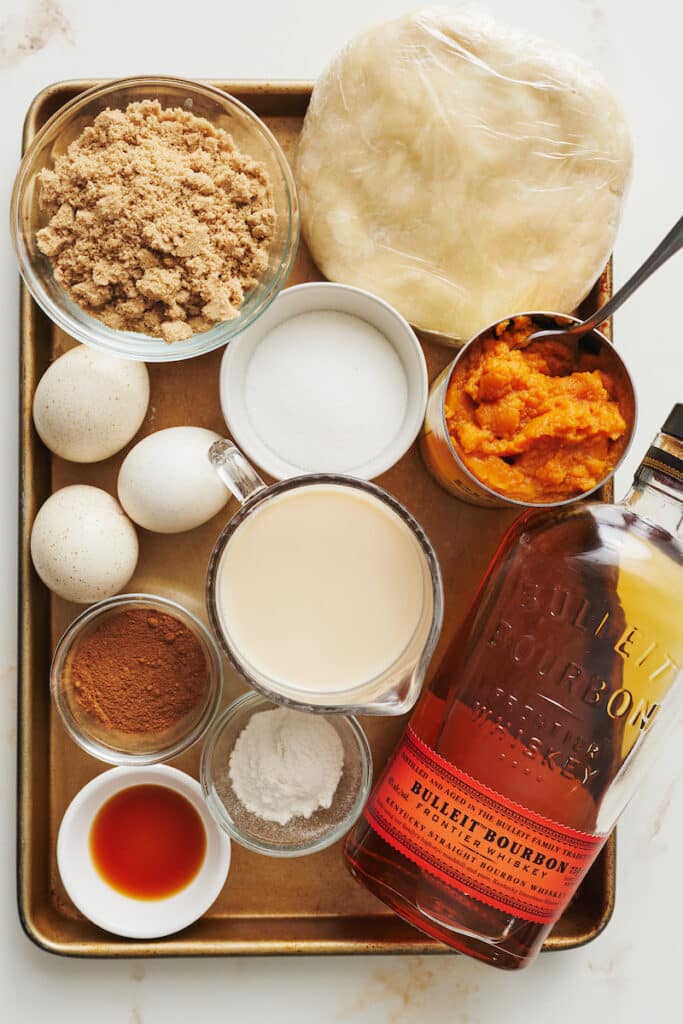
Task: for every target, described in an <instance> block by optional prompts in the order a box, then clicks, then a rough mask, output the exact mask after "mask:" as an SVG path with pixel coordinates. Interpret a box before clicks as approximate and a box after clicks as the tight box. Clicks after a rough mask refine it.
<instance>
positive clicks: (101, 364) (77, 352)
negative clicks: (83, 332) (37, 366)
mask: <svg viewBox="0 0 683 1024" xmlns="http://www.w3.org/2000/svg"><path fill="white" fill-rule="evenodd" d="M148 404H149V374H148V373H147V367H146V366H145V364H144V363H134V362H131V361H130V360H126V359H117V358H115V357H114V356H110V355H108V354H107V353H106V352H98V351H97V350H96V349H92V348H88V346H87V345H78V346H77V347H76V348H72V349H70V350H69V351H68V352H65V354H64V355H63V356H60V357H59V359H56V360H55V362H54V363H52V365H51V366H50V367H48V369H47V370H46V372H45V373H44V374H43V376H42V377H41V379H40V382H39V383H38V387H37V388H36V393H35V397H34V399H33V422H34V423H35V425H36V430H37V431H38V434H39V435H40V438H41V440H42V441H43V443H44V444H46V445H47V447H48V448H49V449H50V451H52V452H54V453H55V454H56V455H59V456H61V458H63V459H68V460H69V461H70V462H99V461H100V460H101V459H108V458H109V456H110V455H114V454H115V453H116V452H118V451H120V450H121V449H122V448H123V447H124V445H127V444H128V442H129V441H130V440H131V439H132V438H133V437H134V436H135V434H136V433H137V432H138V430H139V429H140V425H141V424H142V421H143V420H144V418H145V413H146V412H147V405H148Z"/></svg>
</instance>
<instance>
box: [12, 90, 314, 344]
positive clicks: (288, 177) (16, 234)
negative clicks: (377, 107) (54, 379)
mask: <svg viewBox="0 0 683 1024" xmlns="http://www.w3.org/2000/svg"><path fill="white" fill-rule="evenodd" d="M163 86H169V87H175V88H178V89H183V90H184V91H185V92H187V93H190V94H192V93H194V94H196V95H203V96H205V97H208V98H209V99H213V100H215V101H217V102H219V103H221V104H222V105H223V106H224V107H228V108H230V107H232V108H233V109H235V110H237V111H239V113H240V114H241V115H242V116H243V117H245V118H246V120H247V121H249V122H250V124H251V126H252V128H254V129H255V130H256V131H258V132H259V134H260V135H261V137H262V139H263V140H264V141H265V142H266V143H267V145H268V147H269V149H270V151H271V153H272V155H273V158H274V161H275V163H276V164H277V166H278V169H279V171H280V174H281V176H282V182H283V186H284V191H285V195H286V200H287V202H286V206H287V231H286V236H285V239H284V243H283V254H282V257H281V259H280V261H279V265H278V267H277V269H276V271H275V273H274V275H273V278H272V280H271V281H270V282H269V284H268V286H267V287H266V289H265V291H264V294H263V295H262V296H261V297H260V299H259V300H258V302H256V303H255V304H254V305H253V307H252V308H251V309H249V311H248V313H247V315H246V316H244V317H243V316H242V315H241V314H240V315H238V316H237V317H236V318H235V319H233V320H224V321H222V322H221V323H218V324H215V325H214V326H213V327H212V328H210V329H209V330H208V331H203V332H201V333H200V334H194V335H193V336H192V337H191V338H188V339H187V340H186V341H182V342H175V343H172V344H169V343H167V342H165V341H163V340H162V339H159V338H153V337H151V336H149V335H145V334H141V333H138V332H133V331H122V330H115V329H114V328H111V327H107V325H106V324H103V323H101V322H100V321H99V320H97V318H96V317H92V316H90V315H89V314H87V313H86V312H85V311H84V310H80V309H79V307H77V306H76V304H75V303H74V302H73V301H72V300H71V299H69V297H68V295H67V294H66V292H64V291H63V289H61V291H62V292H63V299H62V301H61V302H56V301H54V300H53V299H52V298H51V297H50V295H49V294H48V293H47V291H46V290H45V288H44V287H43V284H42V281H41V280H40V277H39V275H38V274H36V272H35V270H34V266H33V260H32V259H31V257H30V254H29V251H28V248H27V246H26V242H25V239H24V234H23V230H22V226H21V212H20V211H21V207H22V203H23V198H24V194H25V191H26V188H27V187H28V185H29V184H30V181H31V180H32V178H31V172H30V165H31V161H32V159H33V157H34V156H35V154H36V153H37V152H38V151H39V149H40V148H41V146H42V145H43V144H44V142H45V140H46V138H47V137H48V135H49V134H50V133H51V132H55V133H56V134H57V133H58V132H59V131H60V130H61V129H62V128H63V126H64V125H65V124H66V123H68V121H69V120H70V118H71V117H72V116H73V115H74V114H75V113H77V112H78V110H79V109H80V108H82V107H83V106H84V105H86V104H87V103H89V102H90V101H91V100H93V99H96V98H99V97H106V96H107V95H108V94H111V93H115V92H117V91H120V90H123V89H126V88H133V87H143V88H144V87H149V88H150V89H152V88H154V87H157V88H158V87H163ZM9 215H10V235H11V238H12V246H13V249H14V254H15V257H16V260H17V264H18V267H19V273H20V274H21V277H22V279H23V281H24V283H25V285H26V287H27V288H28V290H29V292H30V293H31V296H32V297H33V299H34V301H35V302H36V303H37V304H38V306H39V307H40V308H41V310H42V311H43V312H44V313H45V314H46V316H47V317H49V319H50V320H51V321H52V322H53V323H54V324H56V325H57V326H58V327H59V328H60V329H61V330H63V331H64V332H65V333H67V334H68V335H69V336H70V337H72V338H74V339H75V340H76V341H79V342H81V343H82V344H85V345H89V346H90V347H91V348H95V349H99V350H100V351H104V352H109V353H110V354H112V355H115V356H118V357H120V358H124V359H131V360H134V361H138V362H147V363H153V362H176V361H179V360H182V359H191V358H193V357H195V356H199V355H204V354H205V353H207V352H212V351H214V350H215V349H217V348H221V347H223V346H224V345H226V344H227V343H228V342H229V341H230V340H231V339H232V338H233V337H235V336H236V335H238V334H240V333H241V332H242V331H243V330H244V329H245V328H247V327H248V326H250V325H251V324H252V323H254V321H255V320H257V319H258V317H259V316H260V315H261V313H263V312H265V310H266V309H267V308H268V306H269V305H270V304H271V302H272V301H273V300H274V299H275V298H276V296H277V295H278V294H279V293H280V291H281V290H282V287H283V285H284V283H285V282H286V280H287V277H288V275H289V273H290V271H291V269H292V266H293V264H294V259H295V257H296V253H297V248H298V243H299V236H300V231H301V215H300V204H299V196H298V189H297V185H296V179H295V177H294V172H293V171H292V168H291V165H290V163H289V160H288V159H287V157H286V155H285V153H284V150H283V149H282V146H281V145H280V143H279V142H278V140H277V139H276V138H275V136H274V134H273V133H272V132H271V130H270V128H268V126H267V125H266V124H265V122H264V121H263V120H262V119H261V118H260V117H259V116H258V115H257V114H255V113H254V111H253V110H251V109H250V108H249V107H248V106H247V105H246V104H245V103H242V101H241V100H238V99H236V98H235V97H234V96H232V95H230V93H227V92H223V90H221V89H219V88H218V87H217V86H215V85H212V84H210V83H207V82H203V81H201V82H196V81H193V80H191V79H187V78H178V77H174V76H171V75H138V76H129V77H126V78H113V79H107V80H106V81H103V82H100V83H98V84H97V85H94V86H91V87H90V88H89V89H85V90H84V91H83V92H80V93H77V95H76V96H74V97H72V99H70V100H69V101H68V102H67V103H65V104H64V106H62V107H60V108H59V109H58V110H57V111H55V113H54V114H53V115H52V116H51V117H50V118H49V119H48V120H47V121H46V122H45V124H44V125H43V126H42V128H41V129H40V130H39V131H38V132H37V134H36V135H35V136H34V138H33V139H32V140H31V142H30V143H29V145H28V146H27V148H26V150H25V152H24V153H23V154H22V158H21V163H20V165H19V169H18V171H17V174H16V177H15V180H14V185H13V188H12V195H11V199H10V211H9ZM248 301H249V298H248V297H247V300H246V302H247V303H248ZM69 305H73V307H74V309H75V310H77V311H78V312H79V313H80V315H82V316H83V317H84V321H83V322H82V321H80V320H79V319H77V317H76V316H74V315H73V314H72V313H71V312H70V311H69Z"/></svg>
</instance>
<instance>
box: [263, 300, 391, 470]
mask: <svg viewBox="0 0 683 1024" xmlns="http://www.w3.org/2000/svg"><path fill="white" fill-rule="evenodd" d="M245 399H246V407H247V412H248V415H249V419H250V420H251V424H252V427H253V428H254V430H255V431H256V433H257V434H258V435H259V437H260V438H261V440H262V441H263V443H264V444H265V445H267V446H268V448H270V450H271V451H272V452H274V453H275V454H276V455H278V456H279V457H280V458H281V459H284V460H285V461H287V462H289V463H290V464H292V465H293V466H298V467H300V468H301V469H302V470H307V471H309V472H316V471H317V472H331V473H347V472H350V471H352V470H354V469H355V468H356V467H357V466H362V465H364V464H365V463H366V462H368V461H370V460H371V459H374V458H375V457H377V456H378V455H380V454H381V453H382V452H383V451H384V449H385V448H386V447H387V446H388V445H389V444H390V443H391V442H392V441H393V439H394V438H395V437H396V435H397V434H398V432H399V430H400V429H401V426H402V424H403V421H404V419H405V415H406V408H407V404H408V381H407V378H406V372H405V369H404V367H403V363H402V362H401V360H400V358H399V356H398V354H397V352H396V350H395V348H394V347H393V345H392V344H391V343H390V342H389V341H388V340H387V339H386V338H385V337H384V335H383V334H381V333H380V331H378V330H377V328H375V327H373V326H372V325H371V324H368V323H366V322H365V320H361V318H360V317H357V316H351V315H350V314H348V313H338V312H336V311H333V310H317V311H313V312H310V313H302V314H300V315H299V316H293V317H292V318H291V319H290V320H286V321H285V322H284V323H282V324H278V326H277V327H274V328H273V330H272V331H270V332H269V333H268V334H266V336H265V337H264V338H263V340H262V341H261V342H260V343H259V345H258V346H257V348H256V350H255V352H254V354H253V356H252V358H251V361H250V363H249V366H248V368H247V374H246V394H245Z"/></svg>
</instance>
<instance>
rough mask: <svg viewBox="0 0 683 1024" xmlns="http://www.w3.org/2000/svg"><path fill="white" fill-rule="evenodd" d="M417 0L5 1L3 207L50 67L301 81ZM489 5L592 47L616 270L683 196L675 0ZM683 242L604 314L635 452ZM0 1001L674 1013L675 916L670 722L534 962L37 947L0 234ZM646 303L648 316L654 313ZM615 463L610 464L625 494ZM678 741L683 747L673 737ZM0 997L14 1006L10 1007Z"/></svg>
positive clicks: (457, 1012) (24, 1017)
mask: <svg viewBox="0 0 683 1024" xmlns="http://www.w3.org/2000/svg"><path fill="white" fill-rule="evenodd" d="M418 2H419V0H413V2H412V3H411V2H408V3H400V2H396V0H393V2H392V0H344V2H342V3H338V4H329V3H325V2H324V0H323V2H320V0H317V2H316V0H289V2H288V3H284V2H274V0H249V2H244V3H241V4H235V3H231V2H218V0H192V3H187V4H186V3H179V2H177V0H166V2H164V3H161V2H154V0H111V2H109V3H98V2H94V0H2V2H1V3H0V95H1V96H2V107H1V110H2V113H1V115H0V116H1V117H2V128H3V145H2V146H1V147H0V189H1V191H2V208H3V210H4V211H5V212H4V213H3V216H4V217H5V221H4V223H5V224H6V223H7V221H6V210H7V205H8V201H9V193H10V188H11V182H12V179H13V177H14V173H15V170H16V166H17V161H18V153H19V138H20V131H21V124H22V120H23V117H24V112H25V110H26V108H27V106H28V104H29V102H30V100H31V99H32V97H33V96H34V94H35V93H36V92H37V91H38V90H39V89H40V88H42V87H43V86H45V85H47V84H48V83H50V82H53V81H56V80H58V79H65V78H78V77H97V76H112V77H114V76H120V75H124V74H136V73H150V72H160V73H168V74H178V75H184V76H187V77H193V76H194V77H217V78H220V77H225V78H231V77H232V78H240V77H245V78H249V77H252V78H259V77H262V78H313V77H314V76H315V75H316V74H317V73H318V72H319V71H320V69H321V68H322V67H323V65H324V63H325V62H326V61H327V59H328V58H329V57H330V56H331V55H332V53H333V52H334V51H335V49H336V48H337V47H338V46H339V45H340V44H341V43H342V42H343V41H344V40H346V39H347V38H348V37H350V36H351V35H353V33H354V32H356V31H357V30H359V29H361V28H362V27H363V26H365V25H367V24H370V23H371V22H373V21H377V20H381V19H382V18H385V17H388V16H391V15H392V14H396V13H399V12H401V11H404V10H410V9H412V8H414V7H416V6H418ZM488 7H489V9H491V10H493V11H494V12H495V13H498V14H499V15H500V16H501V17H505V18H506V19H507V20H508V21H514V22H515V23H517V24H519V25H522V26H525V27H527V28H533V29H535V30H537V31H538V33H539V34H542V35H544V36H546V37H548V38H552V39H556V40H560V41H562V42H564V43H565V44H566V45H567V46H569V47H571V48H573V49H575V50H576V51H578V52H579V53H582V54H583V55H585V56H586V57H588V58H589V59H592V60H593V61H595V62H597V63H598V64H600V65H601V66H602V67H603V69H604V71H605V73H606V75H607V77H608V79H609V80H610V81H611V83H612V85H613V87H614V88H615V89H616V91H617V93H618V94H619V95H620V96H621V98H622V101H623V105H624V108H625V110H626V113H627V115H628V117H629V119H630V122H631V124H632V127H633V133H634V137H635V144H636V168H635V176H634V181H633V185H632V188H631V193H630V197H629V201H628V206H627V209H626V213H625V216H624V221H623V226H622V229H621V233H620V236H619V240H618V243H617V247H616V257H615V274H616V280H617V282H619V281H620V280H623V279H624V277H625V275H626V274H627V273H628V272H630V270H631V269H633V268H634V267H635V265H636V264H637V263H638V262H639V261H640V259H641V258H642V257H643V256H644V255H645V254H646V253H647V252H648V251H649V250H650V249H651V248H652V247H653V245H654V243H656V242H657V241H658V240H659V238H660V237H661V236H662V235H663V234H664V233H665V231H666V230H668V228H669V226H670V225H671V224H672V223H673V222H674V221H675V219H676V218H677V217H678V216H679V214H680V213H681V200H680V178H681V165H682V164H683V142H682V137H681V130H680V101H681V80H682V74H681V58H680V38H681V34H682V32H683V14H682V8H681V6H680V4H677V3H673V2H672V0H649V2H647V3H635V2H634V0H564V2H563V3H549V2H548V0H515V2H511V0H489V3H488ZM682 259H683V258H681V257H679V261H678V262H676V261H674V262H673V263H672V264H670V265H669V266H668V267H666V268H665V269H664V270H663V271H661V272H660V274H659V275H658V277H657V278H656V279H655V280H653V281H652V282H651V283H650V284H649V285H648V286H647V287H646V288H645V289H644V290H643V291H642V292H641V293H640V294H639V295H637V296H636V297H635V298H634V299H633V300H632V301H631V302H630V304H629V306H628V308H627V309H626V310H624V311H623V312H622V313H621V314H619V315H618V317H617V322H616V332H617V338H618V343H619V347H620V349H621V350H622V352H624V353H625V355H626V357H627V359H628V361H629V363H630V365H631V366H632V368H633V370H634V371H635V374H636V377H637V380H638V385H639V391H640V399H641V413H640V425H639V429H638V435H637V438H636V441H635V443H634V445H633V448H632V453H631V456H630V458H629V460H628V469H631V468H632V467H633V465H634V464H635V463H636V462H637V460H638V458H639V454H640V453H642V451H643V450H644V448H645V446H646V445H647V443H648V439H649V438H650V436H651V435H652V434H653V433H654V432H655V431H656V429H657V427H658V426H659V424H660V422H661V420H662V419H663V416H664V415H665V414H666V412H667V410H668V408H669V407H670V405H671V404H672V403H673V401H674V400H675V399H676V398H678V399H679V400H680V399H681V398H683V388H681V380H682V376H683V342H682V341H681V331H680V327H674V326H673V324H672V320H673V317H674V315H675V314H677V313H678V297H679V293H678V288H680V282H681V273H682V271H683V262H681V260H682ZM0 297H1V300H2V306H1V308H2V323H3V333H2V338H1V339H0V340H1V343H0V438H1V441H0V473H1V477H0V478H1V479H2V481H3V485H2V488H1V489H0V526H1V531H0V535H1V536H2V543H1V545H0V573H1V577H2V579H3V580H4V584H3V587H2V591H1V594H2V602H3V603H2V615H0V821H1V822H2V824H3V828H2V830H1V831H0V892H1V894H2V895H1V897H0V993H1V995H0V1007H2V1008H1V1009H0V1015H1V1016H2V1017H3V1019H4V1020H7V1021H8V1022H12V1024H14V1022H22V1024H23V1022H33V1021H35V1022H38V1021H41V1022H42V1021H50V1022H52V1024H61V1022H67V1021H69V1022H70V1024H86V1022H88V1024H90V1022H91V1021H97V1024H185V1022H186V1021H188V1020H193V1021H197V1022H198V1024H204V1022H209V1021H212V1020H237V1021H245V1022H246V1021H262V1020H266V1019H274V1020H283V1021H292V1022H294V1021H296V1022H297V1024H306V1022H309V1021H310V1022H313V1021H316V1022H317V1021H323V1022H328V1021H329V1022H333V1021H337V1022H349V1024H351V1022H353V1024H370V1022H372V1024H399V1022H400V1024H412V1022H418V1021H425V1020H431V1021H437V1020H443V1021H449V1022H451V1021H452V1022H463V1024H464V1022H469V1024H474V1022H482V1024H489V1022H498V1021H505V1024H517V1022H521V1021H524V1022H525V1024H540V1022H545V1021H546V1020H549V1019H550V1020H553V1021H554V1022H555V1024H565V1022H570V1021H572V1022H573V1021H577V1020H582V1021H584V1022H593V1021H595V1022H597V1021H602V1020H603V1019H607V1020H609V1021H611V1022H614V1024H636V1022H641V1021H643V1020H645V1019H655V1018H657V1019H661V1020H672V1021H674V1020H675V1021H678V1020H680V1019H681V1004H680V995H679V993H680V978H679V975H678V972H679V970H680V952H681V938H680V926H679V922H680V919H681V917H682V916H683V890H682V889H681V872H680V850H681V845H682V843H683V782H682V781H681V780H682V779H683V762H682V761H681V758H680V753H679V749H677V748H679V746H680V743H681V740H682V739H683V731H681V729H680V728H679V731H678V733H677V736H676V737H675V739H674V742H670V743H669V746H668V749H667V750H666V751H665V752H664V754H663V756H662V758H661V759H660V761H659V763H658V765H657V767H656V769H655V770H654V771H653V773H652V774H651V776H650V778H649V779H648V781H647V782H646V784H645V785H644V787H643V788H642V790H641V792H640V794H639V795H638V796H637V797H636V798H635V800H634V801H633V803H632V805H631V807H630V808H629V809H628V810H627V812H626V814H625V816H624V819H623V823H622V825H621V827H620V842H619V872H618V897H617V909H616V913H615V915H614V918H613V920H612V923H611V924H610V925H609V927H608V928H607V930H606V932H605V933H604V934H603V936H601V937H600V938H599V939H598V940H597V941H595V942H594V943H593V944H591V945H589V946H587V947H585V948H583V949H580V950H576V951H572V952H568V953H562V954H555V955H549V956H545V957H542V958H541V960H540V961H539V962H538V963H537V965H536V966H535V967H534V968H532V969H531V971H528V972H526V973H524V974H520V975H516V976H512V975H506V974H502V973H499V972H495V971H492V970H489V969H486V968H482V967H480V966H479V965H477V964H474V963H471V962H469V961H467V960H465V959H464V958H461V957H458V958H455V957H433V958H424V959H423V958H392V957H386V958H371V957H367V958H364V959H362V958H357V957H352V958H347V959H342V958H329V959H317V960H314V959H299V960H286V959H282V958H281V959H268V960H259V959H252V960H232V961H231V960H208V961H207V960H202V961H180V962H177V961H176V962H158V963H142V962H128V963H97V962H86V961H74V960H60V959H57V958H54V957H51V956H49V955H47V954H45V953H42V952H40V951H39V950H38V949H36V948H34V947H33V946H32V945H31V944H30V942H29V941H28V940H27V939H26V938H25V937H24V935H23V933H22V932H21V930H20V928H19V924H18V921H17V915H16V909H15V897H14V874H15V862H14V801H15V798H14V787H15V750H14V747H15V736H16V731H15V706H16V701H15V663H16V661H15V659H16V655H15V650H16V644H15V597H14V580H15V575H16V551H15V540H14V538H15V522H16V500H15V479H16V454H15V452H16V430H17V374H16V367H17V345H18V341H17V339H18V328H17V273H16V269H15V266H14V261H13V257H12V255H11V252H10V244H9V238H8V237H7V236H6V238H5V244H4V245H3V246H2V248H1V250H0ZM656 306H658V307H659V308H658V310H657V311H656V312H655V310H654V308H655V307H656ZM627 482H628V472H626V471H622V472H621V473H620V478H619V481H618V490H619V491H623V490H624V489H625V487H626V485H627ZM676 740H677V741H678V742H676ZM5 1010H9V1015H8V1016H5Z"/></svg>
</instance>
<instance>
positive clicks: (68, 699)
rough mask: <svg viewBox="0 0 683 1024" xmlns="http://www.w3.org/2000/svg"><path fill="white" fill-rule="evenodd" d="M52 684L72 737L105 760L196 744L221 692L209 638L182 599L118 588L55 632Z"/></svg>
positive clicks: (135, 758)
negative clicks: (58, 636) (59, 632)
mask: <svg viewBox="0 0 683 1024" xmlns="http://www.w3.org/2000/svg"><path fill="white" fill-rule="evenodd" d="M50 689H51V692H52V697H53V700H54V702H55V706H56V708H57V711H58V712H59V715H60V717H61V719H62V722H63V724H64V726H65V728H66V730H67V732H68V733H69V735H70V736H71V738H72V739H73V740H74V741H75V742H76V743H77V744H78V745H79V746H80V747H82V748H83V750H86V751H87V752H88V753H89V754H91V755H92V756H93V757H96V758H97V759H98V760H100V761H106V762H107V763H108V764H115V765H145V764H155V763H157V762H159V761H168V760H170V759H171V758H173V757H177V756H178V755H179V754H181V753H183V752H184V751H185V750H187V749H188V748H189V747H191V746H192V744H193V743H196V742H197V740H198V739H200V738H201V737H202V736H203V735H204V733H205V732H206V730H207V728H208V726H209V725H210V723H211V721H212V719H213V718H214V715H215V713H216V710H217V708H218V705H219V703H220V699H221V695H222V691H223V670H222V665H221V659H220V654H219V652H218V648H217V646H216V643H215V641H214V639H213V637H212V636H211V634H210V633H209V631H208V629H207V628H206V626H204V625H203V624H202V623H201V622H200V621H199V619H197V618H196V617H195V616H194V615H193V614H192V613H191V612H189V611H188V610H187V609H186V608H183V606H182V605H180V604H177V603H176V602H175V601H171V600H169V599H168V598H165V597H158V596H156V595H153V594H119V595H117V596H116V597H110V598H107V599H106V600H105V601H100V602H98V603H97V604H94V605H92V606H91V607H90V608H88V609H86V611H84V612H82V614H81V615H79V616H78V618H76V619H75V620H74V621H73V622H72V623H71V625H70V626H69V627H68V629H67V630H66V631H65V633H64V634H63V635H62V637H61V639H60V640H59V643H58V644H57V647H56V649H55V653H54V656H53V659H52V666H51V669H50Z"/></svg>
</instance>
